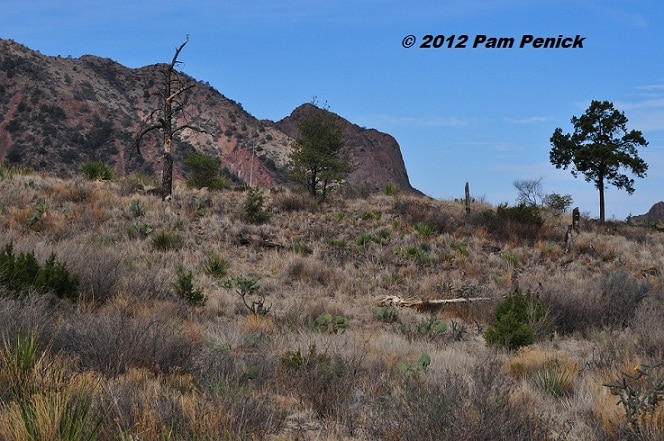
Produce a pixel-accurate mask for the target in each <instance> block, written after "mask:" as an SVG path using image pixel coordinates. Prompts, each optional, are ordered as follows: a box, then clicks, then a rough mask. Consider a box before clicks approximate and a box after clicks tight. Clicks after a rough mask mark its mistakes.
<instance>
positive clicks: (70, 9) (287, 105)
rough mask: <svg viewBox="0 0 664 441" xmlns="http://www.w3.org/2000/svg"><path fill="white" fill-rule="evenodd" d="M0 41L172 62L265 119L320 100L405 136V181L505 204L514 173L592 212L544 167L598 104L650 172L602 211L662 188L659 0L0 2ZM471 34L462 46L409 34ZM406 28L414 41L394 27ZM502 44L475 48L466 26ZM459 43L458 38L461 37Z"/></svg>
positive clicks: (590, 199)
mask: <svg viewBox="0 0 664 441" xmlns="http://www.w3.org/2000/svg"><path fill="white" fill-rule="evenodd" d="M0 11H2V14H0V38H4V39H7V38H11V39H13V40H15V41H17V42H19V43H22V44H24V45H26V46H28V47H30V48H31V49H35V50H39V51H40V52H42V53H43V54H46V55H61V56H68V55H71V56H73V57H79V56H81V55H84V54H94V55H99V56H102V57H107V58H111V59H113V60H115V61H117V62H119V63H121V64H124V65H126V66H129V67H140V66H143V65H147V64H153V63H158V62H166V61H170V59H171V57H172V55H173V51H174V49H175V47H176V46H178V45H179V44H180V43H181V42H182V41H183V40H184V37H185V35H186V34H189V35H190V42H189V44H188V45H187V46H186V47H185V49H184V51H183V52H182V54H181V57H180V58H181V60H182V61H184V66H183V70H184V71H185V72H186V73H188V74H190V75H192V76H193V77H195V78H196V79H198V80H200V81H207V82H209V83H210V84H211V85H212V86H214V87H215V88H216V89H217V90H219V91H220V92H221V93H223V94H224V95H226V96H227V97H229V98H232V99H234V100H235V101H238V102H240V103H242V105H243V106H244V108H245V109H246V110H247V111H248V112H250V113H251V114H253V115H254V116H256V117H257V118H261V119H271V120H279V119H281V118H283V117H285V116H286V115H288V114H289V113H290V112H291V111H292V109H294V108H295V107H297V106H298V105H300V104H302V103H304V102H309V101H311V99H312V98H313V97H314V96H316V97H317V98H318V100H319V101H321V102H325V101H327V103H328V104H329V106H330V110H332V111H334V112H336V113H338V114H340V115H341V116H343V117H345V118H347V119H349V120H350V121H352V122H354V123H356V124H358V125H361V126H366V127H370V128H376V129H378V130H381V131H384V132H387V133H389V134H391V135H392V136H394V137H395V138H396V139H397V141H398V142H399V144H400V146H401V150H402V153H403V156H404V160H405V162H406V168H407V170H408V174H409V177H410V180H411V183H412V184H413V186H415V187H416V188H418V189H420V190H422V191H423V192H424V193H426V194H428V195H430V196H433V197H436V198H445V199H447V198H455V197H461V196H462V195H463V188H464V184H465V182H466V181H469V182H470V188H471V192H472V193H473V195H474V196H475V197H478V198H483V199H485V200H486V201H488V202H491V203H494V204H497V203H501V202H509V203H514V201H515V197H516V191H515V189H514V187H513V185H512V183H513V181H514V180H516V179H538V178H542V185H543V189H544V191H545V192H546V193H549V192H556V193H560V194H570V195H572V197H573V198H574V205H578V206H579V207H580V209H581V211H582V212H585V213H589V214H590V215H591V216H593V217H597V216H598V193H597V190H596V189H595V188H594V186H593V184H591V183H586V182H585V181H584V180H583V178H577V179H575V178H573V177H572V176H571V174H570V172H569V170H567V171H563V170H557V169H555V168H554V167H553V166H552V165H551V164H550V163H549V150H550V148H551V145H550V141H549V139H550V137H551V135H552V134H553V131H554V130H555V129H556V127H561V128H563V130H564V131H565V132H571V131H572V130H573V129H572V126H571V124H570V118H571V117H572V116H574V115H576V116H580V115H581V114H582V113H583V112H584V111H585V110H586V109H587V107H588V105H589V104H590V101H591V100H593V99H595V100H602V101H604V100H607V101H611V102H613V103H614V105H615V107H616V108H617V109H619V110H621V111H623V112H624V113H625V115H626V116H627V118H628V119H629V123H628V128H629V129H637V130H641V131H642V132H643V134H644V136H645V138H646V140H648V141H649V143H650V144H649V146H648V147H647V148H646V149H643V150H641V151H640V155H641V157H642V158H643V159H644V160H645V161H646V162H647V163H648V164H649V171H648V176H647V177H646V178H645V179H638V178H637V179H636V185H635V187H636V192H635V193H634V194H633V195H632V196H629V195H627V193H626V192H625V191H622V190H616V189H614V188H612V187H609V189H608V190H607V193H606V203H607V205H606V216H607V219H608V218H611V217H615V218H617V219H624V218H625V217H626V216H627V215H629V214H630V213H631V214H642V213H645V212H646V211H647V210H648V209H649V208H650V206H652V205H653V204H654V203H655V202H657V201H660V200H664V44H663V43H664V35H663V34H662V25H664V3H663V2H661V0H649V1H639V0H631V1H622V0H591V1H577V0H501V1H411V2H404V1H403V0H400V1H392V0H388V1H378V0H345V1H329V0H328V1H322V0H308V1H305V0H272V1H267V0H255V1H240V0H235V1H231V0H201V1H195V0H185V1H172V0H160V1H155V0H140V1H137V0H133V1H126V0H114V1H112V2H111V1H108V0H106V1H84V0H81V1H72V0H60V1H57V2H56V1H52V0H30V1H26V0H0ZM426 34H431V35H434V36H435V35H444V36H445V37H449V36H450V35H456V36H458V35H468V37H469V42H468V43H467V44H466V48H465V49H448V48H438V49H436V48H430V49H422V48H419V45H420V44H421V43H422V38H423V37H424V36H425V35H426ZM525 34H530V35H533V36H535V37H543V38H546V37H558V36H559V35H563V36H564V37H567V36H569V37H575V36H576V35H577V34H578V35H580V36H582V37H584V38H585V40H584V42H583V48H577V49H571V48H570V49H545V48H539V49H536V48H532V47H525V48H519V47H518V45H519V44H518V43H519V41H520V40H521V38H522V36H523V35H525ZM407 35H414V36H415V37H416V38H417V42H416V44H415V46H414V47H412V48H409V49H407V48H404V47H402V39H403V38H404V37H405V36H407ZM477 35H486V36H487V37H495V38H514V39H515V44H514V46H513V47H512V48H494V49H489V48H483V47H478V48H472V44H471V43H472V41H474V38H475V36H477ZM455 42H458V40H455Z"/></svg>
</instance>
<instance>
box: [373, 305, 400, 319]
mask: <svg viewBox="0 0 664 441" xmlns="http://www.w3.org/2000/svg"><path fill="white" fill-rule="evenodd" d="M371 312H372V313H373V315H374V317H376V319H377V320H380V321H381V322H386V323H392V322H395V321H397V320H398V319H399V309H398V308H395V307H394V306H389V307H384V306H373V307H371Z"/></svg>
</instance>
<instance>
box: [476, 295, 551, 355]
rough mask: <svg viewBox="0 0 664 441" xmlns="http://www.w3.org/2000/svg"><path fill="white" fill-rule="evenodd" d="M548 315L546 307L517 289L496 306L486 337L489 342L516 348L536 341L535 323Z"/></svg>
mask: <svg viewBox="0 0 664 441" xmlns="http://www.w3.org/2000/svg"><path fill="white" fill-rule="evenodd" d="M545 315H546V309H545V307H544V306H543V305H542V304H540V303H539V302H536V303H535V302H533V301H532V300H531V299H530V297H529V296H525V295H523V294H521V292H519V291H516V292H514V293H512V294H510V295H509V296H507V298H506V299H505V300H504V301H503V302H502V303H501V304H500V305H498V307H497V308H496V312H495V319H494V321H493V322H492V323H491V324H490V325H489V327H488V328H487V330H486V332H485V333H484V338H485V339H486V342H487V344H489V345H492V346H493V345H495V346H502V347H504V348H507V349H510V350H514V349H518V348H519V347H521V346H527V345H529V344H531V343H533V342H534V341H535V332H534V331H533V326H532V325H533V323H536V322H538V321H539V320H541V319H542V318H544V316H545Z"/></svg>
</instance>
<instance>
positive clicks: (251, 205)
mask: <svg viewBox="0 0 664 441" xmlns="http://www.w3.org/2000/svg"><path fill="white" fill-rule="evenodd" d="M264 203H265V196H264V193H263V190H261V189H259V188H258V187H249V190H248V191H247V198H246V200H245V201H244V215H245V217H246V219H247V221H249V222H251V223H252V224H264V223H266V222H268V221H269V220H270V215H269V214H268V212H267V211H265V208H264V206H263V205H264Z"/></svg>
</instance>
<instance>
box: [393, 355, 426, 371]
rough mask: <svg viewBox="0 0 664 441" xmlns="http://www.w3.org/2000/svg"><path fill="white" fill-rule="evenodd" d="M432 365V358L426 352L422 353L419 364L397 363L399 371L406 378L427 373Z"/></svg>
mask: <svg viewBox="0 0 664 441" xmlns="http://www.w3.org/2000/svg"><path fill="white" fill-rule="evenodd" d="M430 364H431V356H429V354H427V353H426V352H424V353H422V355H421V356H420V358H419V360H417V363H409V362H407V361H403V360H402V361H400V362H399V363H397V370H398V371H399V373H401V374H402V375H404V376H407V377H413V376H416V375H418V374H419V373H420V372H423V371H426V370H427V368H428V367H429V365H430Z"/></svg>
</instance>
